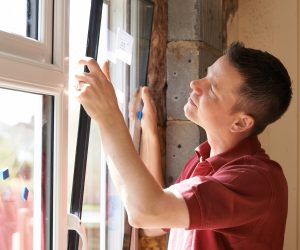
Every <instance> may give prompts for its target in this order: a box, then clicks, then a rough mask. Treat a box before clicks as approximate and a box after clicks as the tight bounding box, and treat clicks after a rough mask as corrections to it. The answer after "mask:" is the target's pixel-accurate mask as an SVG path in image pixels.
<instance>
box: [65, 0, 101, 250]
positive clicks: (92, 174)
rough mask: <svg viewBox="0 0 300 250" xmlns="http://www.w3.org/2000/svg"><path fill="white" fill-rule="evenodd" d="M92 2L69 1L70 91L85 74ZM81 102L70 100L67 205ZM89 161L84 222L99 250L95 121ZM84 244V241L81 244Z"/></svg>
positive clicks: (98, 153) (90, 241)
mask: <svg viewBox="0 0 300 250" xmlns="http://www.w3.org/2000/svg"><path fill="white" fill-rule="evenodd" d="M90 3H91V1H81V0H75V1H71V2H70V50H69V55H70V88H72V89H73V88H74V87H73V85H74V81H75V79H74V78H73V75H74V74H75V73H76V71H79V70H81V71H83V68H79V67H78V66H77V60H78V59H80V58H81V57H83V56H84V55H85V52H86V43H87V32H88V25H89V14H90ZM79 16H80V19H78V17H79ZM79 109H80V106H79V104H78V102H77V101H76V100H75V99H74V98H72V97H70V98H69V128H68V131H69V132H68V133H69V142H68V144H69V147H68V151H69V153H68V159H69V166H68V179H69V182H68V183H69V186H68V194H69V197H68V204H69V207H70V200H71V194H72V185H73V172H74V160H75V152H76V144H77V131H78V122H79ZM89 138H90V139H89V148H88V159H87V166H86V176H85V186H84V196H83V206H82V218H81V219H82V222H83V223H84V227H85V229H86V234H87V238H88V246H89V249H99V250H100V220H101V216H100V192H101V188H100V185H101V181H100V171H101V140H100V138H99V134H98V129H97V127H96V125H95V123H94V122H93V121H91V128H90V137H89ZM79 244H81V240H80V241H79Z"/></svg>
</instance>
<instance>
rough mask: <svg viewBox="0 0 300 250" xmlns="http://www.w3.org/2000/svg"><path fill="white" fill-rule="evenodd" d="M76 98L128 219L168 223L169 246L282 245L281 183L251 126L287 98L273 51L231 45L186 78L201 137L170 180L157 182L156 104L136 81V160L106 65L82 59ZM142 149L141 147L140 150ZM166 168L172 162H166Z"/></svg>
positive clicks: (270, 117) (268, 118)
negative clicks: (97, 136)
mask: <svg viewBox="0 0 300 250" xmlns="http://www.w3.org/2000/svg"><path fill="white" fill-rule="evenodd" d="M80 64H83V65H86V66H88V67H89V69H90V73H83V74H79V75H77V76H76V77H77V79H78V81H79V86H80V88H79V89H78V95H77V98H78V100H79V102H81V103H82V104H83V106H84V108H85V109H86V111H87V112H88V114H89V115H90V116H91V118H92V119H94V120H95V121H96V122H97V124H98V126H99V130H100V133H101V138H102V142H103V145H105V150H106V153H107V154H108V155H109V157H110V158H111V160H112V163H113V164H112V165H111V166H110V172H111V174H112V178H113V180H114V182H115V184H116V186H117V188H118V190H119V193H120V196H121V199H122V201H123V203H124V205H125V208H126V210H127V212H128V215H129V220H130V223H131V224H132V225H133V226H135V227H139V228H144V229H145V232H147V233H148V234H151V235H156V234H159V233H161V232H163V230H161V229H157V228H163V229H164V231H167V229H171V230H170V238H169V246H168V247H169V249H172V250H173V249H178V250H179V249H180V250H182V249H184V250H187V249H208V250H220V249H256V250H260V249H261V250H262V249H282V247H283V239H284V231H285V222H286V215H287V183H286V179H285V177H284V174H283V172H282V169H281V167H280V166H279V165H278V163H276V162H274V161H272V160H270V159H269V157H268V156H267V155H266V154H265V152H264V150H263V149H262V148H261V147H260V143H259V141H258V139H257V134H259V133H260V132H262V131H263V130H264V129H265V127H266V126H267V125H268V124H270V123H272V122H274V121H276V120H277V119H279V118H280V117H281V116H282V114H283V113H284V112H285V111H286V109H287V108H288V106H289V103H290V99H291V95H292V91H291V81H290V77H289V75H288V73H287V71H286V69H285V68H284V66H283V65H282V64H281V62H280V61H279V60H278V59H276V58H275V57H273V56H272V55H270V54H268V53H266V52H261V51H259V50H254V49H249V48H245V47H244V46H243V45H242V44H241V43H233V44H232V45H231V46H230V47H229V48H228V50H227V52H226V53H225V55H224V56H222V57H220V58H219V59H218V60H217V61H216V62H215V63H214V64H213V65H212V66H210V67H209V68H208V73H207V76H206V77H204V78H202V79H199V80H194V81H192V82H191V84H190V87H191V89H192V92H191V94H190V97H189V98H188V101H187V103H186V105H185V107H184V112H185V115H186V117H187V118H188V119H189V120H191V121H192V122H194V123H195V124H197V125H199V126H201V127H203V128H204V129H205V131H206V133H207V142H205V143H203V144H201V145H200V146H199V147H198V148H197V149H196V153H195V155H194V156H192V157H191V158H190V160H189V161H188V162H187V164H186V166H185V167H184V168H183V171H182V173H181V175H180V177H179V178H178V180H177V182H176V184H174V185H172V186H171V187H169V188H166V189H163V187H162V186H163V184H162V178H161V173H160V161H159V158H160V155H159V144H158V137H157V127H156V116H155V108H154V105H153V103H152V101H151V97H150V95H149V90H148V89H146V88H144V89H143V92H142V99H143V101H144V109H143V118H142V129H143V138H142V159H143V160H142V159H141V158H140V157H139V155H138V154H137V152H136V151H135V149H134V146H133V144H132V141H131V139H130V135H129V133H128V129H127V127H126V124H125V122H124V119H123V116H122V114H121V112H120V110H119V108H118V104H117V99H116V96H115V92H114V90H113V87H112V84H111V83H110V81H109V77H108V73H107V70H104V73H103V72H102V71H101V69H100V68H99V66H98V64H97V63H96V62H95V61H94V60H92V59H83V60H81V61H80ZM145 152H146V154H145ZM169 167H172V166H169Z"/></svg>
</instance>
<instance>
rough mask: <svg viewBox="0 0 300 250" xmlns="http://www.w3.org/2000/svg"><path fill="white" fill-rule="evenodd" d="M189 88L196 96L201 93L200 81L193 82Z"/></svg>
mask: <svg viewBox="0 0 300 250" xmlns="http://www.w3.org/2000/svg"><path fill="white" fill-rule="evenodd" d="M190 87H191V89H192V90H194V91H195V92H196V93H197V94H201V93H202V88H203V86H202V84H201V79H197V80H193V81H191V83H190Z"/></svg>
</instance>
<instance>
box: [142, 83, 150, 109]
mask: <svg viewBox="0 0 300 250" xmlns="http://www.w3.org/2000/svg"><path fill="white" fill-rule="evenodd" d="M142 100H143V102H144V104H145V105H147V104H150V102H151V95H150V90H149V88H148V87H143V88H142Z"/></svg>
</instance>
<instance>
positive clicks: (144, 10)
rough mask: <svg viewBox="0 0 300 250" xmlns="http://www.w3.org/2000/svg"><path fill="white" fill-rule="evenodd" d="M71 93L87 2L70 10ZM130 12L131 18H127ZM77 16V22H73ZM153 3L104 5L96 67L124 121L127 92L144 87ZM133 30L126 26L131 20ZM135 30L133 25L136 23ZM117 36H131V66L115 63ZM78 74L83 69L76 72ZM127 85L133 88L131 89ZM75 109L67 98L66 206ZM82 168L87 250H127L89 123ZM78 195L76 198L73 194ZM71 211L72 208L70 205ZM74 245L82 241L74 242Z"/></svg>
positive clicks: (119, 208) (119, 210)
mask: <svg viewBox="0 0 300 250" xmlns="http://www.w3.org/2000/svg"><path fill="white" fill-rule="evenodd" d="M70 10H71V14H70V74H71V77H70V88H73V85H74V81H75V79H73V78H72V75H74V73H75V71H76V70H80V69H79V68H78V66H76V61H77V60H78V59H79V58H80V57H82V56H84V55H85V49H86V43H87V41H86V40H87V29H88V25H89V14H90V3H87V2H83V1H79V0H78V1H73V2H71V6H70ZM130 12H131V14H130ZM78 16H80V20H79V21H78ZM152 16H153V3H152V2H151V1H145V0H139V1H123V0H112V1H109V2H108V3H107V4H106V3H104V4H103V9H102V20H101V31H100V42H99V50H98V62H99V64H100V65H101V64H102V63H103V62H104V60H106V59H109V61H110V76H111V80H112V82H113V84H114V87H115V90H116V93H117V97H118V101H119V107H120V109H121V111H122V112H123V115H124V117H125V119H126V120H127V119H128V110H127V107H128V102H129V99H130V92H132V91H133V90H135V89H136V87H137V86H139V85H140V84H137V83H143V84H145V83H146V73H147V64H148V54H149V46H150V35H151V28H152ZM131 19H132V21H133V22H132V23H133V24H132V26H131V27H130V23H131V22H130V20H131ZM137 23H138V24H139V25H138V26H134V25H136V24H137ZM120 31H121V32H122V31H127V32H129V33H131V34H133V35H134V38H135V40H134V53H133V55H134V56H133V58H132V64H131V66H129V65H127V64H126V63H124V61H122V60H120V59H118V58H119V57H118V54H117V52H116V51H117V42H116V41H117V40H118V35H119V34H120ZM81 70H83V69H81ZM130 86H132V87H131V88H130ZM79 110H80V106H79V104H78V103H77V102H76V100H74V99H71V98H70V99H69V129H68V131H69V152H68V157H69V166H68V169H69V172H68V173H69V174H68V178H69V187H68V190H69V191H68V193H69V198H68V203H69V204H70V202H71V197H70V196H71V193H72V186H73V187H74V185H75V186H76V183H75V184H74V183H72V180H73V181H77V178H73V173H74V165H75V162H74V160H75V158H76V156H75V152H76V142H77V141H76V139H78V137H77V131H78V121H79V119H78V118H79ZM89 138H90V139H89V148H88V157H87V164H86V165H87V166H86V172H85V173H84V172H82V173H81V174H82V175H84V174H85V186H84V196H83V204H82V218H81V220H82V222H83V225H84V227H85V230H86V234H87V241H88V248H89V249H113V250H115V249H127V248H126V247H125V245H128V244H127V243H128V241H130V239H128V236H129V237H130V232H127V225H126V223H125V224H124V220H125V210H124V208H123V205H122V202H121V200H120V198H119V195H118V194H117V192H116V190H115V188H114V186H113V184H112V180H111V179H110V175H109V173H108V171H107V166H106V157H105V155H104V154H103V150H102V145H101V138H99V134H98V128H97V126H96V125H95V124H94V123H93V121H92V122H91V128H90V137H89ZM77 195H79V194H77ZM69 206H71V205H69ZM79 244H81V242H80V241H79Z"/></svg>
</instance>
